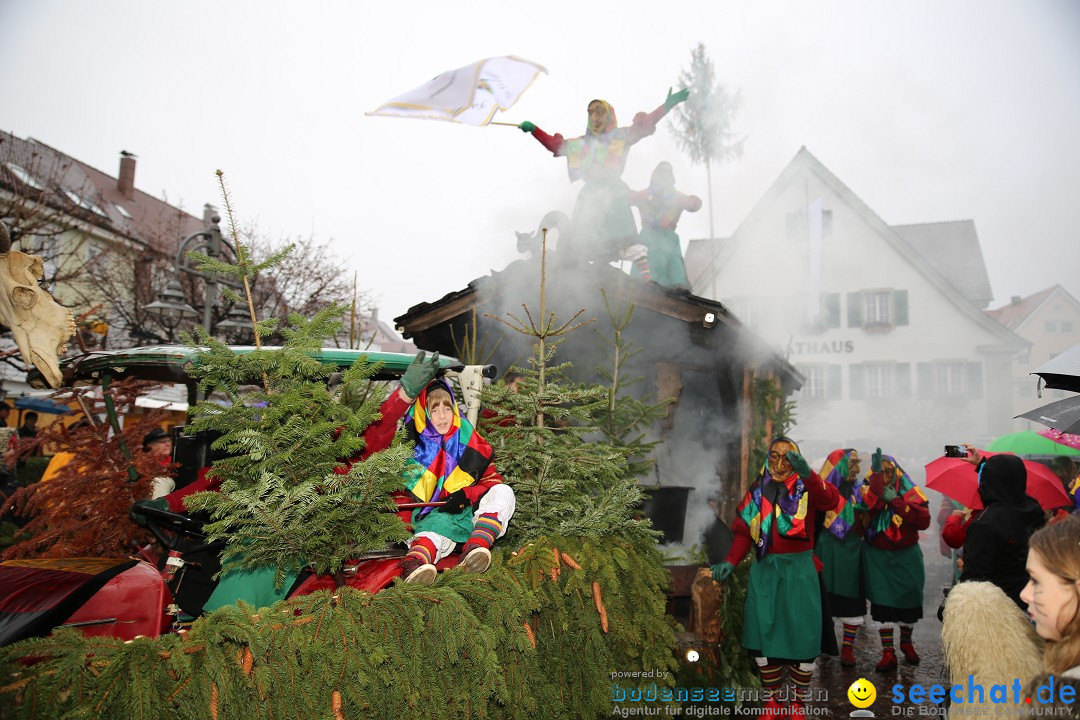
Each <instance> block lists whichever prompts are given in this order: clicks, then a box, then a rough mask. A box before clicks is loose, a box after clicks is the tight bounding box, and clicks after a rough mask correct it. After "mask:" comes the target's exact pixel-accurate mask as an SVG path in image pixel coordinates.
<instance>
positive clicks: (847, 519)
mask: <svg viewBox="0 0 1080 720" xmlns="http://www.w3.org/2000/svg"><path fill="white" fill-rule="evenodd" d="M820 475H821V477H822V478H824V480H825V482H827V483H829V484H830V485H832V486H833V487H835V488H836V490H837V492H838V493H839V495H840V505H839V506H837V508H836V509H834V510H830V511H828V512H827V513H825V517H824V521H823V523H822V528H821V532H819V533H818V537H817V546H816V547H815V548H814V554H815V555H817V556H818V558H820V559H821V563H822V565H824V568H823V569H822V573H821V576H822V579H823V580H824V581H825V590H826V592H827V593H828V596H829V612H830V613H831V614H832V616H833V617H838V618H840V621H841V623H842V624H843V626H844V642H843V646H842V648H841V650H840V662H841V664H842V665H844V666H845V667H854V665H855V635H856V634H857V633H858V631H859V626H860V625H862V624H863V620H864V615H865V614H866V588H865V587H864V585H863V573H862V562H863V557H862V556H863V540H862V532H863V527H864V526H865V524H866V508H865V507H863V506H862V505H861V503H860V502H859V500H858V498H857V497H856V489H857V487H858V484H859V483H858V477H859V455H858V453H857V452H855V451H854V450H852V449H850V448H845V449H841V450H833V451H832V452H831V453H829V456H828V458H827V459H826V460H825V464H824V465H822V467H821V472H820Z"/></svg>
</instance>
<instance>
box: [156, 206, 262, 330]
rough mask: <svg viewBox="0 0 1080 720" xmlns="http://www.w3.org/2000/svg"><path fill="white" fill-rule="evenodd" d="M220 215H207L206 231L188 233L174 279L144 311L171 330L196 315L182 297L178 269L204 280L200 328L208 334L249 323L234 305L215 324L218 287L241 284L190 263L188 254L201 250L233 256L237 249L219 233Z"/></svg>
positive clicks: (245, 316) (238, 287) (209, 253)
mask: <svg viewBox="0 0 1080 720" xmlns="http://www.w3.org/2000/svg"><path fill="white" fill-rule="evenodd" d="M220 222H221V217H220V216H218V215H214V216H213V217H211V218H210V225H209V226H207V228H206V229H205V230H200V231H198V232H194V233H192V234H190V235H188V236H187V237H186V238H184V239H183V241H181V243H180V247H179V248H177V251H176V264H175V265H174V266H173V267H174V268H175V270H176V273H177V277H176V278H173V279H172V280H170V281H169V282H168V284H167V285H166V286H165V289H164V290H162V291H161V293H160V294H159V295H158V299H157V301H156V302H152V303H150V304H149V305H147V306H146V308H145V309H146V311H147V312H148V313H150V314H151V315H153V316H154V317H156V318H158V319H159V320H160V321H161V324H162V325H164V326H165V327H167V328H168V329H169V330H170V331H171V330H174V329H175V328H176V327H177V326H178V325H179V324H180V323H181V322H183V321H184V320H191V319H194V318H196V317H198V316H199V311H198V310H196V309H195V308H193V307H191V305H189V304H188V303H187V299H186V298H185V297H184V290H183V288H182V287H181V285H180V280H179V274H180V273H181V272H184V273H187V274H189V275H194V276H196V277H200V278H202V279H203V282H204V285H205V288H206V292H205V296H204V300H203V311H202V315H203V327H204V328H206V332H207V333H208V334H210V335H213V334H214V330H220V331H224V332H229V331H231V330H238V329H241V328H245V327H247V326H248V325H249V322H250V321H249V319H248V315H247V313H245V312H244V311H243V310H241V309H240V308H238V307H235V306H234V307H233V308H232V309H231V310H230V311H229V314H228V316H227V317H226V318H225V319H224V320H222V321H221V322H219V323H217V324H216V325H215V324H214V305H215V304H216V303H217V298H218V286H219V285H228V286H229V287H232V288H234V289H238V290H239V289H242V288H241V286H240V285H237V284H236V283H232V282H229V281H228V280H226V279H225V278H221V277H219V276H217V275H216V274H214V273H212V272H208V271H203V270H200V269H198V268H197V267H195V266H194V265H192V264H191V261H190V259H189V258H188V253H191V252H198V251H202V252H203V253H205V254H206V255H207V256H208V257H211V258H217V257H220V256H221V255H223V251H226V250H227V251H228V253H229V255H231V257H233V258H235V257H236V251H235V250H234V249H233V247H232V245H230V244H229V241H228V240H226V239H225V238H223V237H222V236H221V227H220V225H219V223H220Z"/></svg>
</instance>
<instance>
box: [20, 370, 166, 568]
mask: <svg viewBox="0 0 1080 720" xmlns="http://www.w3.org/2000/svg"><path fill="white" fill-rule="evenodd" d="M154 387H156V385H154V384H153V383H148V382H145V381H142V380H124V381H122V382H116V383H114V384H113V385H112V386H111V387H110V389H109V394H110V395H111V396H112V398H113V402H114V403H115V404H116V411H117V413H118V414H119V415H120V416H121V417H124V427H123V432H122V435H120V436H114V435H113V434H112V432H111V429H110V427H109V423H108V419H107V417H106V414H105V404H104V401H103V400H101V399H98V398H94V397H92V396H91V395H90V393H92V392H94V391H95V390H96V389H94V388H77V389H75V390H71V391H70V392H71V393H72V394H76V395H81V396H83V399H84V403H85V406H86V407H88V408H90V410H91V412H92V413H93V415H94V417H95V418H101V420H100V421H95V422H93V423H80V424H77V425H73V426H70V427H65V426H64V425H63V424H62V423H59V422H55V423H53V424H51V425H48V426H47V427H45V428H42V429H40V430H39V431H38V436H37V439H36V441H35V442H34V443H33V444H31V445H26V444H25V443H24V444H23V446H20V448H19V452H20V454H28V453H29V452H31V451H32V449H33V448H34V447H37V446H39V445H49V446H51V447H53V448H55V449H57V450H59V451H63V452H69V453H72V454H73V455H74V458H73V459H72V460H71V462H69V463H68V464H67V465H65V466H64V467H62V468H61V469H60V470H59V471H57V473H56V475H55V476H54V477H53V478H52V479H51V480H49V481H48V482H44V483H41V482H39V483H34V484H33V485H29V486H27V487H25V488H20V489H19V490H18V491H16V492H15V493H14V494H13V495H12V497H11V501H10V503H11V504H12V505H13V506H14V509H15V513H16V514H17V515H19V516H21V517H22V518H24V519H27V522H26V525H25V526H24V527H23V528H22V531H21V532H20V533H19V534H18V535H17V536H16V537H17V538H22V540H21V541H20V542H18V543H16V544H15V545H13V546H11V547H9V548H8V549H7V550H5V551H4V554H3V558H4V559H5V560H10V559H13V558H27V557H50V558H62V557H87V556H90V557H101V556H116V555H119V556H125V555H128V554H130V553H131V552H132V551H133V550H134V546H135V545H134V544H135V543H137V544H138V545H141V544H142V543H143V541H145V540H146V538H147V533H146V531H145V530H144V529H143V528H140V527H139V526H138V525H136V524H135V523H134V522H132V521H131V520H130V519H129V518H128V508H130V507H131V503H133V502H134V501H136V500H140V499H143V498H148V497H150V493H151V486H152V484H153V478H154V477H156V476H159V475H167V474H169V472H168V469H167V468H163V467H162V465H161V464H160V463H159V462H158V461H157V460H156V459H155V458H153V457H152V456H151V455H149V454H148V453H144V452H143V451H142V438H143V436H144V435H146V434H147V433H148V432H150V431H151V430H152V429H154V428H155V427H159V426H160V422H161V420H162V418H163V417H164V416H165V413H163V412H162V411H150V412H147V413H146V414H145V415H133V414H131V411H132V409H133V408H134V406H135V399H136V398H137V397H139V396H141V395H145V394H146V393H147V392H149V391H150V390H151V389H153V388H154ZM121 437H122V438H123V440H124V442H125V443H126V444H127V447H128V449H129V450H130V451H131V454H132V456H133V460H134V465H135V469H136V472H137V473H138V479H137V480H136V481H135V482H131V480H130V477H129V474H128V467H129V465H130V464H131V462H130V461H129V460H128V459H127V458H126V457H125V455H124V453H123V450H122V449H121V444H120V438H121ZM27 534H28V535H29V537H28V538H27V537H25V536H26V535H27Z"/></svg>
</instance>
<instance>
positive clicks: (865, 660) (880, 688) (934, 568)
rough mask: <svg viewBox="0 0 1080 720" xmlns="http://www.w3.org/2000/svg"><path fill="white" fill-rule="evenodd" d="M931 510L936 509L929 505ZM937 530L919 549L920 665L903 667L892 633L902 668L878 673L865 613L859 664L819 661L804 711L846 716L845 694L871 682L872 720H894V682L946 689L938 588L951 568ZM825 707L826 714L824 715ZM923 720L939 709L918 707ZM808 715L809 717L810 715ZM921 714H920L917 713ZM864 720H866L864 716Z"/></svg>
mask: <svg viewBox="0 0 1080 720" xmlns="http://www.w3.org/2000/svg"><path fill="white" fill-rule="evenodd" d="M931 507H935V505H934V504H933V503H932V504H931ZM937 538H938V534H937V527H936V525H935V524H933V523H931V526H930V529H929V530H928V531H927V532H925V533H923V534H922V538H921V540H920V543H919V545H920V547H921V548H922V551H923V560H924V563H925V565H926V586H925V592H924V594H923V619H922V620H920V621H919V622H917V623H916V624H915V630H914V633H913V637H914V642H915V649H916V651H917V652H918V653H919V657H920V662H919V664H918V665H917V666H914V665H909V664H907V663H906V662H904V659H903V656H902V655H901V654H900V637H899V635H900V633H899V631H897V632H896V633H895V635H896V637H895V639H894V646H895V647H896V651H897V657H898V658H899V660H900V666H899V667H898V668H897V669H896V670H893V671H892V672H887V673H879V672H876V671H875V670H874V666H875V665H876V664H877V662H878V660H880V659H881V639H880V637H879V636H878V633H877V630H876V628H872V627H871V620H870V616H869V614H867V616H866V623H865V624H864V625H863V626H862V627H861V628H859V634H858V636H857V637H856V640H855V656H856V660H857V665H856V666H855V667H853V668H845V667H841V666H840V658H838V657H835V658H834V657H829V656H825V655H823V656H821V657H820V658H818V661H817V670H816V672H815V673H814V682H813V693H812V695H813V698H812V700H811V702H810V703H808V706H812V707H813V708H814V709H815V710H816V711H817V712H816V713H815V714H816V716H818V717H834V718H836V717H848V716H849V714H850V713H851V711H852V710H854V709H855V708H854V706H852V704H851V703H850V702H849V701H848V698H847V691H848V688H849V687H850V686H851V684H852V683H853V682H855V681H856V680H858V679H859V678H866V679H867V680H869V681H870V682H871V683H872V684H873V685H874V687H875V689H876V690H877V699H876V700H875V701H874V703H873V705H871V706H870V707H869V708H867V709H868V710H871V711H872V712H873V713H874V715H875V717H878V718H882V717H892V716H893V715H894V714H895V713H894V710H895V709H896V707H895V704H894V703H893V701H892V699H891V698H892V692H891V688H892V686H893V685H895V684H897V683H901V684H903V685H904V687H905V689H906V688H907V687H910V686H911V685H912V684H913V683H920V684H922V685H923V686H925V687H929V686H931V685H935V684H942V685H945V686H946V687H947V686H948V684H949V683H948V672H947V670H946V668H945V660H944V656H943V654H942V650H941V623H940V622H939V621H938V619H937V609H938V606H940V605H941V600H942V594H941V589H942V588H943V587H946V586H948V585H949V584H950V582H951V579H952V564H951V561H950V560H949V559H948V558H945V557H943V556H942V555H941V552H940V550H939V547H938V539H937ZM842 640H843V629H842V627H841V626H840V623H839V621H837V622H836V642H837V645H838V646H839V645H840V644H841V642H842ZM825 708H827V710H826V711H824V712H823V710H824V709H825ZM920 710H921V711H922V713H921V715H922V716H923V717H929V716H932V715H937V716H939V717H940V713H941V712H942V711H943V709H942V708H939V707H933V706H928V705H924V706H923V707H922V708H920ZM809 714H810V713H808V715H809ZM917 714H919V713H917ZM863 717H866V716H863Z"/></svg>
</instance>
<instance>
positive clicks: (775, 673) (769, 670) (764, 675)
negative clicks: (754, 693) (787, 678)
mask: <svg viewBox="0 0 1080 720" xmlns="http://www.w3.org/2000/svg"><path fill="white" fill-rule="evenodd" d="M758 672H760V673H761V690H762V693H761V694H762V696H763V697H764V698H765V699H766V700H771V699H772V696H773V695H775V694H776V691H777V690H779V689H780V676H781V675H782V674H783V672H784V668H783V666H781V665H759V666H758Z"/></svg>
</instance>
